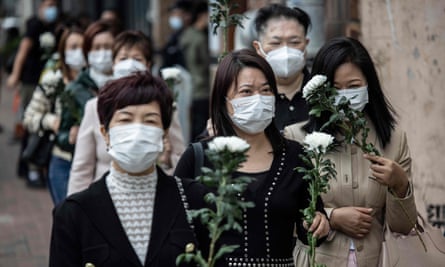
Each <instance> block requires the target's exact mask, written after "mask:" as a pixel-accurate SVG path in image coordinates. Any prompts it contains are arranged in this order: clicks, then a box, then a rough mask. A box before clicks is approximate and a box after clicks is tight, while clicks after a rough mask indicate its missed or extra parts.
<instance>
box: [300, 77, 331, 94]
mask: <svg viewBox="0 0 445 267" xmlns="http://www.w3.org/2000/svg"><path fill="white" fill-rule="evenodd" d="M326 80H327V77H326V76H324V75H320V74H317V75H315V76H314V77H312V79H310V80H309V82H307V83H306V85H305V86H304V87H303V98H305V99H306V98H307V97H308V96H309V95H310V94H311V93H312V92H313V91H314V90H315V89H317V88H319V87H320V86H322V85H323V84H324V83H325V82H326Z"/></svg>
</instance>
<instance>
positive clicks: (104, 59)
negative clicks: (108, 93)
mask: <svg viewBox="0 0 445 267" xmlns="http://www.w3.org/2000/svg"><path fill="white" fill-rule="evenodd" d="M112 54H113V53H112V52H111V50H110V49H101V50H96V51H91V52H89V53H88V64H90V66H91V68H93V69H95V70H96V71H98V72H101V73H108V72H110V71H111V68H112V67H113V55H112Z"/></svg>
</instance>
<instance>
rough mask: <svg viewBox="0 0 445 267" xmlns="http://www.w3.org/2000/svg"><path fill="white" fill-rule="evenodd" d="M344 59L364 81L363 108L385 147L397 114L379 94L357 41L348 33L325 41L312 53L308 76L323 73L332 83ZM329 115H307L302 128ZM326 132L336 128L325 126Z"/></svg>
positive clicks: (314, 127) (315, 124)
mask: <svg viewBox="0 0 445 267" xmlns="http://www.w3.org/2000/svg"><path fill="white" fill-rule="evenodd" d="M344 63H352V64H354V65H355V66H357V67H358V68H359V69H360V70H361V71H362V73H363V75H364V76H365V78H366V81H367V82H368V95H369V103H368V104H366V106H365V108H364V110H363V112H364V113H365V114H366V115H367V116H368V117H369V119H370V120H371V122H372V124H373V125H374V127H375V130H376V132H377V136H378V138H379V141H380V144H381V145H382V147H385V146H386V144H388V143H389V142H390V140H391V133H392V131H393V129H394V127H395V125H396V124H397V122H396V119H395V117H396V116H397V114H396V112H395V110H394V108H393V107H392V106H391V104H390V103H389V101H388V99H387V98H386V97H385V95H384V94H383V91H382V88H381V86H380V81H379V78H378V76H377V71H376V69H375V66H374V63H373V62H372V59H371V56H370V55H369V53H368V51H367V50H366V48H365V47H364V46H363V45H362V44H361V43H360V42H359V41H357V40H355V39H353V38H349V37H337V38H333V39H331V40H329V41H328V42H326V43H325V44H324V45H323V47H322V48H321V49H320V50H319V51H318V53H317V55H316V56H315V59H314V63H313V66H312V72H311V76H314V75H316V74H322V75H326V76H327V78H328V81H329V82H330V84H331V85H332V84H334V75H335V72H336V70H337V69H338V67H339V66H340V65H342V64H344ZM330 115H331V114H328V113H324V114H322V115H321V116H320V117H319V118H316V117H314V116H311V117H310V119H309V122H308V123H307V124H306V125H305V126H304V129H305V130H306V131H307V132H312V131H317V130H319V129H320V127H321V126H322V125H323V124H324V123H325V122H327V121H328V120H329V117H330ZM328 132H330V134H336V133H337V132H338V129H328Z"/></svg>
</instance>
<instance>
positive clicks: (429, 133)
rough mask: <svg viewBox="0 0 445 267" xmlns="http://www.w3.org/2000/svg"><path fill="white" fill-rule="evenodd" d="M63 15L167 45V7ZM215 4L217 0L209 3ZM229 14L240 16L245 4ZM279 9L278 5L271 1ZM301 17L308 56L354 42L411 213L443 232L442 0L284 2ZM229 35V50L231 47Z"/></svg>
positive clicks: (122, 6) (3, 5)
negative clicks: (376, 96) (399, 144)
mask: <svg viewBox="0 0 445 267" xmlns="http://www.w3.org/2000/svg"><path fill="white" fill-rule="evenodd" d="M60 1H61V6H62V9H63V11H64V12H65V13H67V14H69V15H72V16H86V17H88V18H90V19H91V20H95V19H97V18H99V16H100V14H101V12H102V10H104V9H106V8H114V9H116V10H118V12H119V13H120V15H121V18H122V22H123V27H124V29H138V30H142V31H143V32H145V33H146V34H149V35H150V36H151V38H152V40H153V41H154V44H155V47H156V48H158V49H159V48H161V47H162V46H163V45H164V43H165V42H166V40H167V38H168V36H169V34H170V31H171V30H170V28H169V26H168V16H167V13H168V7H169V6H170V5H171V4H172V3H173V2H174V0H150V1H148V0H95V1H91V0H60ZM212 1H216V0H212ZM233 2H236V3H237V4H239V8H238V10H236V13H243V12H244V11H246V9H247V2H248V0H238V1H233ZM278 2H279V1H278ZM282 2H283V3H286V4H287V5H289V6H294V5H295V6H299V7H300V8H302V9H304V10H306V11H307V12H308V13H309V14H310V16H311V18H312V22H313V28H312V30H311V31H310V33H309V37H310V38H311V42H310V47H309V48H308V54H309V57H312V56H313V55H314V54H315V53H316V51H317V50H318V48H319V47H320V46H321V45H322V44H323V43H324V41H325V40H327V39H329V38H331V37H334V36H338V35H347V36H352V37H354V38H358V39H360V40H361V41H362V42H363V43H364V45H365V46H366V47H367V48H368V50H369V51H370V53H371V55H372V57H373V59H374V61H375V63H376V66H377V68H378V71H379V74H380V77H381V82H382V84H383V87H384V90H385V91H386V92H387V95H388V96H389V98H390V101H391V102H392V103H393V105H394V107H395V108H396V110H397V112H398V114H399V115H400V124H401V125H402V127H403V128H404V129H405V130H406V132H407V135H408V140H409V145H410V148H411V154H412V158H413V161H414V165H413V166H414V169H413V179H414V184H415V194H416V200H417V203H418V208H419V210H420V212H421V213H423V214H424V215H427V217H428V219H429V221H430V222H432V223H434V224H436V225H441V226H444V225H445V182H443V181H442V175H443V173H445V160H444V156H443V155H444V154H445V103H444V102H445V90H444V89H443V85H444V84H445V75H444V74H443V73H442V71H445V20H444V19H443V17H444V15H445V1H442V0H425V1H418V0H380V1H374V0H289V1H282ZM37 6H38V1H34V0H0V19H1V18H4V17H7V16H16V17H18V18H20V21H21V22H22V25H23V22H24V21H25V19H26V18H27V17H29V16H30V15H31V14H33V13H35V10H36V8H37ZM233 32H234V31H233V29H232V30H231V31H230V39H229V48H231V49H232V48H233ZM210 43H211V44H210V50H211V52H212V55H213V56H215V54H218V51H219V49H221V45H220V43H221V39H220V37H219V36H212V37H211V39H210Z"/></svg>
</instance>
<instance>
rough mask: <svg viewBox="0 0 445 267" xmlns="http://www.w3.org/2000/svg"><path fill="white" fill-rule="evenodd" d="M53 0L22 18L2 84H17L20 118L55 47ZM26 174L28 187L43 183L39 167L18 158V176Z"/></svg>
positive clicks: (55, 9)
mask: <svg viewBox="0 0 445 267" xmlns="http://www.w3.org/2000/svg"><path fill="white" fill-rule="evenodd" d="M59 13H60V12H59V8H58V1H57V0H42V1H40V4H39V9H38V14H36V15H35V16H33V17H31V18H30V19H28V20H27V21H26V30H25V35H24V36H23V38H22V40H21V41H20V45H19V47H18V50H17V54H16V56H15V59H14V65H13V68H12V71H11V74H10V75H9V77H8V79H7V81H6V86H7V87H8V88H11V89H16V88H18V86H19V85H20V91H19V92H20V119H22V116H23V113H24V111H25V109H26V106H27V105H28V103H29V101H30V100H31V98H32V95H33V92H34V89H35V88H36V86H37V84H38V82H39V78H40V73H41V72H42V70H43V67H44V65H45V62H46V60H47V59H49V57H50V55H51V54H52V52H53V51H54V49H55V48H56V40H55V36H54V29H55V28H56V23H57V21H58V18H59V15H60V14H59ZM26 139H27V132H26V131H25V134H24V136H23V137H22V144H21V152H22V151H23V150H24V148H25V146H26ZM27 169H28V170H27ZM25 173H27V175H26V176H27V182H28V185H29V186H31V187H40V186H44V182H43V181H44V180H43V173H44V171H43V170H42V169H39V168H37V167H36V166H34V165H32V164H29V166H28V165H27V163H26V162H24V161H23V160H21V159H19V161H18V174H19V176H22V175H24V174H25Z"/></svg>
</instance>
